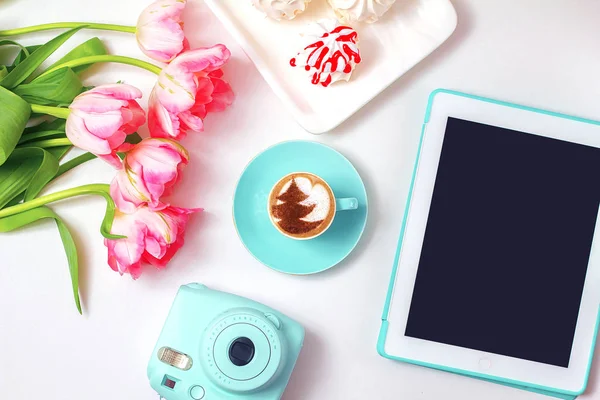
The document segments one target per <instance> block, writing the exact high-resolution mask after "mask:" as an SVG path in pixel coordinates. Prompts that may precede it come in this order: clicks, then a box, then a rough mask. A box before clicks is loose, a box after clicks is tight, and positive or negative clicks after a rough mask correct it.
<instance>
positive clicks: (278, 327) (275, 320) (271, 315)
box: [265, 313, 281, 330]
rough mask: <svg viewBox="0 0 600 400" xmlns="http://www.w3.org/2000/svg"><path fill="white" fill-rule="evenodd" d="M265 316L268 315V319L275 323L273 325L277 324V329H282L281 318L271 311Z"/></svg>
mask: <svg viewBox="0 0 600 400" xmlns="http://www.w3.org/2000/svg"><path fill="white" fill-rule="evenodd" d="M265 317H267V319H268V320H269V321H271V322H272V323H273V325H275V328H277V330H280V329H281V321H280V320H279V318H277V317H276V316H275V315H273V314H271V313H266V314H265Z"/></svg>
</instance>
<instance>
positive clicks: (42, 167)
mask: <svg viewBox="0 0 600 400" xmlns="http://www.w3.org/2000/svg"><path fill="white" fill-rule="evenodd" d="M57 171H58V160H57V159H56V157H54V156H53V155H52V154H51V153H49V152H48V151H46V150H44V149H40V148H35V147H32V148H18V149H15V151H13V153H12V154H11V155H10V157H9V158H8V160H7V161H6V162H5V163H4V164H3V165H2V166H0V208H3V207H4V206H6V205H7V204H9V203H10V202H11V200H13V199H15V198H16V197H18V196H19V195H20V194H21V193H24V195H23V198H24V199H25V201H28V200H31V199H33V198H35V197H36V196H37V195H38V194H39V193H40V191H41V190H42V189H43V188H44V186H46V184H47V183H48V182H50V180H52V178H54V176H55V175H56V172H57Z"/></svg>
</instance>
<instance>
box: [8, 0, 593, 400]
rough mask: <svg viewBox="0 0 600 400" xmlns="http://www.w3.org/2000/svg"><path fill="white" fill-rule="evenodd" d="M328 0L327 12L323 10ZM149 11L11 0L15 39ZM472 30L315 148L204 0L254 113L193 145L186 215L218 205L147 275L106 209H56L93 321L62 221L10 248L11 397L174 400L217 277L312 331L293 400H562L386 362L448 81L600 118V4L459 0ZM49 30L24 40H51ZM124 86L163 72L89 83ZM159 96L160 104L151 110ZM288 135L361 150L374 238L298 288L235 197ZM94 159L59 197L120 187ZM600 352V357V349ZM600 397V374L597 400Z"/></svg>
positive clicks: (228, 120)
mask: <svg viewBox="0 0 600 400" xmlns="http://www.w3.org/2000/svg"><path fill="white" fill-rule="evenodd" d="M313 1H322V0H313ZM145 4H146V2H145V1H133V0H129V1H125V0H104V1H102V2H100V1H97V2H91V1H81V0H53V1H51V2H50V1H48V2H40V1H39V0H0V27H3V28H4V27H6V28H9V27H18V26H24V25H30V24H35V23H44V22H52V21H67V20H72V21H77V20H88V21H89V20H93V21H95V22H114V23H122V24H133V23H135V20H136V19H137V15H138V13H139V11H140V10H141V9H142V8H143V7H144V6H145ZM454 5H455V7H456V9H457V12H458V17H459V24H458V28H457V30H456V32H455V33H454V35H453V36H452V37H451V38H450V39H449V40H448V42H447V43H446V44H444V45H443V46H442V47H441V48H440V49H439V50H438V51H436V52H435V53H434V54H433V55H431V56H430V57H429V58H427V59H426V60H425V61H423V62H422V63H421V64H419V65H418V66H417V67H415V68H414V69H413V70H411V71H410V72H409V73H408V74H406V75H405V76H404V77H403V78H401V79H400V80H399V81H398V82H396V83H395V84H394V85H392V86H391V87H390V88H389V89H388V90H387V91H385V92H384V93H383V94H382V95H380V96H379V97H377V98H376V99H375V100H374V101H373V102H371V103H370V104H369V105H368V106H366V107H365V108H364V109H363V110H361V111H360V112H359V113H358V114H356V115H355V116H354V117H352V118H351V119H350V120H349V121H347V122H346V123H344V124H343V125H342V126H340V127H339V128H337V129H335V130H334V131H333V132H330V133H327V134H324V135H322V136H316V137H315V136H312V135H310V134H308V133H306V132H304V131H303V130H302V129H301V128H300V127H299V126H298V125H296V124H295V122H294V121H293V120H292V119H291V117H290V116H289V115H288V113H287V112H286V110H285V109H283V108H282V106H281V104H280V102H279V101H278V99H277V98H276V97H275V95H273V93H272V92H271V91H270V89H269V87H268V86H267V85H266V84H265V83H264V81H263V80H262V78H261V77H260V75H259V74H258V72H257V71H256V69H255V68H254V67H253V66H252V64H251V62H250V61H249V60H248V59H247V58H246V57H245V56H244V54H243V53H242V52H241V50H240V49H239V47H238V46H237V45H236V44H235V43H234V41H233V40H232V39H231V37H230V36H229V35H228V34H227V32H225V30H224V29H223V28H222V26H221V25H220V24H219V22H218V21H217V20H216V19H215V18H214V17H213V16H212V14H211V13H210V11H209V10H208V9H207V7H206V6H205V5H204V4H203V3H202V2H201V1H199V0H196V1H194V0H191V1H190V4H189V5H188V7H187V10H186V16H185V22H186V31H187V34H188V37H189V38H190V42H191V43H192V45H193V46H201V45H211V44H213V43H215V42H223V43H225V44H226V45H227V46H229V47H230V49H231V50H232V53H233V58H232V60H231V61H230V63H229V65H228V66H227V67H226V68H225V73H226V76H227V78H228V79H229V81H230V82H231V85H232V86H233V88H234V90H235V91H236V93H237V100H236V103H235V105H234V106H233V107H231V109H229V110H228V111H226V112H225V113H222V114H213V115H210V116H209V117H208V119H207V121H206V131H205V132H203V133H200V134H190V135H189V137H188V138H187V139H185V141H184V144H185V145H186V146H187V147H188V149H189V150H190V151H191V153H192V158H191V162H190V165H189V167H188V169H187V171H186V175H185V177H184V180H183V181H182V183H181V184H180V187H179V188H178V191H177V193H176V194H175V196H174V198H173V201H172V202H173V203H175V204H177V205H181V206H188V207H192V206H194V207H196V206H202V207H204V208H206V210H207V211H206V212H205V213H204V214H203V215H200V216H197V217H194V218H193V219H192V221H191V223H190V225H189V226H188V232H187V237H186V239H187V244H186V246H185V247H184V248H183V249H182V250H181V252H180V253H179V255H178V256H177V257H176V258H175V259H174V260H173V262H172V263H171V264H170V265H169V268H168V269H167V270H166V271H162V272H159V271H156V270H153V269H152V268H148V269H147V270H146V272H145V273H144V275H143V276H142V277H141V278H140V279H139V280H138V281H135V282H134V281H133V280H131V279H130V278H129V277H127V276H124V277H120V276H119V275H118V274H117V273H115V272H113V271H112V270H111V269H110V268H109V267H108V266H107V264H106V249H105V248H104V246H103V243H102V238H101V236H100V234H99V225H100V221H101V219H102V215H103V209H104V205H103V203H102V201H101V200H99V199H95V198H85V199H76V200H70V201H66V202H64V203H62V204H59V205H56V206H55V207H54V208H55V210H56V211H57V212H58V213H59V214H60V215H62V216H63V217H64V219H65V220H66V221H67V223H68V224H69V226H70V227H71V229H72V230H73V232H74V234H75V236H76V240H77V242H78V244H79V252H80V258H81V292H82V297H83V304H84V316H83V317H81V316H79V315H78V314H77V313H76V310H75V307H74V305H73V300H72V296H71V293H70V281H69V276H68V271H67V265H66V260H65V256H64V253H63V250H62V248H61V244H60V239H59V236H58V234H57V232H56V229H55V227H54V226H53V224H52V223H49V222H45V223H41V224H38V225H36V226H34V227H29V228H27V229H24V230H22V231H20V232H16V233H11V234H3V235H2V237H1V239H0V346H2V348H1V349H0V391H1V392H2V397H3V398H6V399H11V400H21V399H31V398H37V397H41V398H44V399H60V400H79V399H86V400H105V399H127V400H146V399H157V398H158V396H156V395H155V394H154V393H153V391H152V390H151V389H150V387H149V385H148V383H147V380H146V363H147V361H148V359H149V357H150V352H151V350H152V348H153V346H154V342H155V340H156V338H157V336H158V333H159V331H160V329H161V327H162V324H163V321H164V318H165V316H166V313H167V311H168V309H169V307H170V304H171V301H172V299H173V296H174V294H175V292H176V290H177V287H178V286H179V285H180V284H183V283H187V282H190V281H199V282H202V283H205V284H207V285H209V286H212V287H214V288H218V289H222V290H226V291H231V292H234V293H237V294H240V295H244V296H247V297H251V298H253V299H255V300H258V301H261V302H263V303H265V304H268V305H270V306H273V307H274V308H277V309H279V310H280V311H282V312H284V313H286V314H288V315H289V316H290V317H293V318H295V319H297V320H298V321H300V322H301V323H302V324H303V325H304V326H305V327H306V329H307V337H306V342H305V347H304V350H303V352H302V354H301V355H300V359H299V361H298V365H297V367H296V370H295V372H294V374H293V376H292V379H291V381H290V384H289V386H288V390H287V392H286V394H285V395H284V400H323V399H328V400H338V399H340V400H341V399H357V400H358V399H369V400H371V399H381V400H385V399H389V400H392V399H407V400H413V399H419V400H434V399H436V400H437V399H444V400H446V399H461V400H479V399H486V400H501V399H502V400H504V399H509V398H510V399H513V400H526V399H529V400H532V399H543V398H544V397H542V396H538V395H535V394H531V393H527V392H522V391H518V390H515V389H511V388H506V387H502V386H498V385H493V384H490V383H485V382H480V381H477V380H472V379H469V378H465V377H459V376H454V375H451V374H447V373H443V372H438V371H432V370H428V369H424V368H420V367H415V366H410V365H405V364H401V363H396V362H393V361H390V360H386V359H383V358H381V357H379V356H378V355H377V353H376V351H375V343H376V340H377V334H378V330H379V325H380V316H381V311H382V307H383V303H384V297H385V293H386V290H387V285H388V281H389V277H390V271H391V267H392V261H393V257H394V252H395V249H396V242H397V236H398V233H399V228H400V223H401V215H402V213H403V208H404V203H405V198H406V194H407V190H408V184H409V176H410V173H411V170H412V165H413V162H414V157H415V152H416V148H417V141H418V137H419V134H420V128H421V123H422V120H423V114H424V110H425V105H426V103H427V96H428V95H429V93H430V92H431V91H432V90H434V89H435V88H438V87H446V88H450V89H457V90H461V91H465V92H470V93H474V94H479V95H484V96H489V97H493V98H497V99H501V100H508V101H512V102H517V103H522V104H526V105H530V106H535V107H541V108H546V109H550V110H554V111H561V112H565V113H570V114H574V115H579V116H583V117H588V118H593V119H600V24H599V23H598V21H599V17H600V3H598V2H596V1H593V0H520V1H517V0H510V1H508V0H502V1H501V0H496V1H492V0H472V1H466V0H456V1H454ZM93 35H99V36H100V37H102V38H103V39H106V41H107V43H108V44H109V47H110V50H111V52H113V53H117V54H124V55H132V56H136V57H138V56H140V53H139V50H137V47H136V44H135V41H134V40H133V37H132V36H131V35H128V34H119V33H105V32H84V33H79V34H77V35H76V37H75V38H74V39H71V40H70V41H69V44H70V45H74V44H76V43H78V42H80V41H82V40H83V39H84V38H88V37H91V36H93ZM49 37H51V35H50V34H33V35H28V36H25V37H23V42H24V43H28V44H34V43H38V42H42V41H45V40H46V39H48V38H49ZM117 80H123V81H125V82H127V83H130V84H133V85H135V86H138V87H140V88H141V89H143V90H144V92H145V94H148V93H149V90H150V89H151V87H152V85H153V84H154V81H155V77H154V76H152V74H150V73H147V72H146V71H142V70H138V69H136V68H133V67H129V66H120V65H114V64H113V65H104V66H99V67H95V68H94V69H93V71H92V72H91V73H89V74H87V79H86V82H88V83H89V84H100V83H109V82H115V81H117ZM146 99H147V98H144V100H143V103H145V101H146ZM288 139H309V140H310V139H313V140H318V141H321V142H324V143H326V144H329V145H331V146H333V147H335V148H336V149H338V150H340V151H341V152H343V153H344V154H345V155H346V156H347V157H348V158H349V159H350V160H351V161H352V162H353V163H354V164H355V166H356V167H357V169H358V170H359V172H360V173H361V175H362V177H363V179H364V181H365V183H366V185H367V190H368V193H369V200H370V210H369V211H370V213H369V214H370V215H369V222H368V225H367V230H366V233H365V236H364V237H363V239H362V241H361V243H360V245H359V246H358V247H357V249H356V250H355V251H354V253H353V254H352V255H351V256H350V257H349V258H348V259H347V260H346V261H345V262H344V263H343V264H341V265H339V266H338V267H336V268H334V269H332V270H329V271H327V272H325V273H322V274H319V275H315V276H306V277H297V276H288V275H283V274H280V273H277V272H274V271H271V270H269V269H268V268H266V267H263V266H262V265H261V264H259V263H258V262H257V261H255V260H254V258H253V257H252V256H251V255H250V254H248V253H247V251H246V250H245V249H244V247H243V246H242V244H241V243H240V241H239V240H238V238H237V235H236V233H235V229H234V226H233V223H232V220H231V201H232V193H233V190H234V187H235V184H236V181H237V178H238V176H239V174H240V172H241V171H242V169H243V168H244V166H245V165H246V163H247V162H248V161H249V160H250V159H251V158H252V157H253V156H254V155H255V154H257V153H258V152H260V151H261V150H263V149H264V148H266V147H268V146H270V145H272V144H274V143H276V142H279V141H282V140H288ZM112 174H113V171H112V170H111V168H110V167H109V166H108V165H105V164H103V163H102V162H100V161H93V162H90V163H88V164H86V165H84V166H82V167H79V168H78V169H77V170H75V171H73V172H72V173H70V174H69V175H67V176H65V177H63V178H62V179H61V180H60V182H58V183H57V184H55V185H54V186H53V187H52V188H51V189H50V190H53V191H54V190H59V189H62V188H67V187H72V186H75V185H79V184H84V183H91V182H109V181H110V179H111V178H112ZM596 357H597V358H598V357H600V351H596ZM598 398H600V368H599V367H598V366H597V365H596V366H595V367H594V368H593V369H592V376H591V381H590V385H589V388H588V392H587V393H586V395H584V396H582V397H581V399H583V400H590V399H598Z"/></svg>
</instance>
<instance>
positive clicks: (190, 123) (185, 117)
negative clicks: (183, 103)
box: [179, 105, 206, 132]
mask: <svg viewBox="0 0 600 400" xmlns="http://www.w3.org/2000/svg"><path fill="white" fill-rule="evenodd" d="M200 107H201V108H204V106H203V105H201V106H200ZM203 114H204V115H206V112H204V113H203ZM179 120H180V121H181V122H182V123H183V124H184V125H185V127H186V131H187V130H192V131H195V132H202V131H203V130H204V121H202V118H200V117H198V116H196V115H194V114H192V113H191V112H190V111H185V112H182V113H180V114H179Z"/></svg>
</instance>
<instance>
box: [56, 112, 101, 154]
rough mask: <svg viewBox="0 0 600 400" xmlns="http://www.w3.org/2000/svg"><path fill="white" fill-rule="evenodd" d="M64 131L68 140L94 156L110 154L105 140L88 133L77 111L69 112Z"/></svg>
mask: <svg viewBox="0 0 600 400" xmlns="http://www.w3.org/2000/svg"><path fill="white" fill-rule="evenodd" d="M65 130H66V133H67V137H68V138H69V140H70V141H71V142H72V143H73V144H74V145H75V146H77V147H79V148H81V149H84V150H87V151H89V152H91V153H94V154H96V155H104V154H110V153H111V151H112V150H111V148H110V145H109V144H108V142H107V141H106V140H103V139H101V138H99V137H98V136H96V135H93V134H92V133H91V132H90V131H88V129H87V126H86V124H85V121H84V120H83V118H82V116H81V115H80V114H79V113H78V112H77V111H71V113H70V114H69V117H68V118H67V124H66V129H65Z"/></svg>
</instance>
